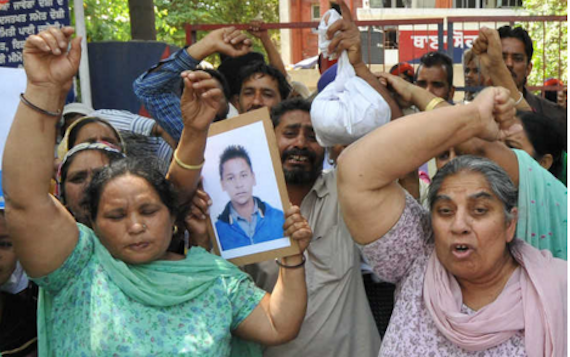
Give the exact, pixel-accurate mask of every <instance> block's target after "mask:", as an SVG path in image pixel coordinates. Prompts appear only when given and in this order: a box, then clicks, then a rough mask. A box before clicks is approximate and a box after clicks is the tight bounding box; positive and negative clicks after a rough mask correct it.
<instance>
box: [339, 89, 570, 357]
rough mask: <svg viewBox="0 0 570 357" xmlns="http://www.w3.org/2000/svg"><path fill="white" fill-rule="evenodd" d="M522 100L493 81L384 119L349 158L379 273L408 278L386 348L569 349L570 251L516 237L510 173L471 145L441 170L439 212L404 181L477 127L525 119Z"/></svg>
mask: <svg viewBox="0 0 570 357" xmlns="http://www.w3.org/2000/svg"><path fill="white" fill-rule="evenodd" d="M423 107H429V105H428V103H423ZM513 107H514V101H513V100H512V99H509V93H508V91H506V90H505V89H503V88H488V89H486V90H485V91H483V92H481V93H480V94H479V96H478V97H477V98H476V99H475V101H474V102H473V103H472V104H470V105H464V106H456V107H445V108H438V109H435V110H433V111H429V112H424V113H419V114H416V115H412V116H407V117H404V118H401V119H398V120H397V121H394V122H391V123H389V124H388V125H385V126H383V127H381V128H379V129H376V130H375V131H373V132H372V133H370V134H368V135H367V136H366V137H364V138H363V139H361V140H360V141H358V142H356V143H354V144H353V145H351V146H349V147H348V148H347V149H346V150H345V151H344V152H343V154H342V155H341V157H340V158H339V162H338V167H339V169H338V170H339V171H338V173H339V176H338V185H339V199H340V202H341V207H342V212H343V215H344V219H345V221H346V223H347V226H348V228H349V229H350V232H351V235H352V237H353V238H354V240H355V241H356V242H357V243H359V244H361V245H362V251H363V254H364V256H365V257H366V258H367V260H368V261H369V263H370V265H371V266H372V267H373V270H374V271H375V273H376V274H377V275H378V276H379V277H380V278H381V279H383V280H384V281H388V282H392V283H396V284H397V290H396V302H395V306H394V312H393V314H392V318H391V320H390V325H389V327H388V330H387V331H386V335H385V337H384V340H383V343H382V347H381V350H380V356H477V357H486V356H530V357H538V356H548V357H555V356H556V357H557V356H566V351H567V346H566V331H567V327H566V325H567V317H566V305H567V303H566V300H567V293H566V287H567V267H566V262H565V261H563V260H560V259H556V258H553V257H552V255H551V253H550V252H548V251H539V250H537V249H535V248H533V247H531V246H530V245H528V244H527V243H525V242H523V241H522V240H519V239H514V234H515V230H516V222H517V208H516V200H517V191H516V186H515V185H514V184H513V182H512V181H511V179H510V178H509V175H508V174H507V173H506V172H505V171H504V170H503V169H502V168H501V167H499V166H498V165H497V164H495V163H494V162H492V161H490V160H487V159H484V158H479V157H475V156H460V157H458V158H456V159H454V160H452V161H451V162H450V163H448V164H447V165H446V166H444V167H443V168H442V169H441V170H440V171H438V173H437V175H436V176H435V177H434V179H433V181H432V184H431V187H430V193H429V201H430V211H429V212H428V211H427V210H425V209H424V208H423V207H421V206H420V205H419V204H418V203H417V202H416V201H415V200H414V199H413V198H412V197H411V196H410V195H408V194H406V193H405V192H404V191H403V190H402V188H401V187H399V186H398V184H396V183H395V180H396V179H397V178H398V177H399V176H401V175H402V174H403V173H406V172H409V171H410V170H412V169H413V168H415V167H418V166H419V165H420V164H421V163H422V162H425V161H427V160H428V159H429V158H431V157H434V156H436V155H437V154H439V153H440V152H443V151H444V150H446V149H447V148H450V147H454V146H456V145H457V144H459V143H462V142H465V141H467V140H468V139H471V138H473V137H477V138H480V139H483V140H496V139H497V138H500V137H504V136H505V135H507V134H512V132H513V131H515V130H521V129H522V128H520V126H516V125H515V126H513V125H512V124H513V123H514V108H513ZM436 108H437V105H436ZM553 179H554V180H555V178H553ZM545 184H548V182H545Z"/></svg>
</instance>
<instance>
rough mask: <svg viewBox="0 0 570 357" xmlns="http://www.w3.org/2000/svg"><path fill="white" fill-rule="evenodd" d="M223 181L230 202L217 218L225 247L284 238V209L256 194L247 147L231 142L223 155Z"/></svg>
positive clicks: (217, 225)
mask: <svg viewBox="0 0 570 357" xmlns="http://www.w3.org/2000/svg"><path fill="white" fill-rule="evenodd" d="M219 170H220V181H221V184H222V190H223V191H224V192H226V193H227V194H228V195H229V196H230V202H228V203H227V204H226V207H225V208H224V210H223V211H222V213H221V214H220V215H219V216H218V220H217V221H216V231H217V232H218V237H219V239H220V245H221V248H222V250H229V249H235V248H239V247H243V246H248V245H252V244H257V243H262V242H267V241H270V240H274V239H279V238H283V237H284V233H283V224H284V223H285V216H284V214H283V212H282V211H280V210H278V209H276V208H273V207H271V206H270V205H269V204H268V203H266V202H264V201H262V200H261V199H259V198H258V197H254V196H253V187H254V186H255V185H256V180H255V173H254V172H253V168H252V165H251V159H250V158H249V154H248V153H247V151H246V150H245V148H244V147H243V146H239V145H230V146H228V147H227V148H226V149H225V150H224V152H223V153H222V155H221V156H220V165H219Z"/></svg>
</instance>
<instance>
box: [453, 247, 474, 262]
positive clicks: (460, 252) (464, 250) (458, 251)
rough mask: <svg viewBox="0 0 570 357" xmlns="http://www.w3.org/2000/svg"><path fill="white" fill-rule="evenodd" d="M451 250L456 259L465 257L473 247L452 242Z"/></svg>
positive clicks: (471, 251)
mask: <svg viewBox="0 0 570 357" xmlns="http://www.w3.org/2000/svg"><path fill="white" fill-rule="evenodd" d="M451 250H452V253H453V256H454V257H455V258H457V259H466V258H468V257H469V256H470V255H471V253H473V248H472V247H471V246H469V245H467V244H453V245H452V246H451Z"/></svg>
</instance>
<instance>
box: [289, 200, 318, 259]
mask: <svg viewBox="0 0 570 357" xmlns="http://www.w3.org/2000/svg"><path fill="white" fill-rule="evenodd" d="M283 231H284V232H285V236H286V237H290V238H291V239H294V240H296V241H297V244H299V254H303V252H304V251H305V249H307V247H308V246H309V243H311V238H313V231H312V230H311V227H310V226H309V222H307V219H306V218H305V217H303V216H302V215H301V209H300V208H299V206H291V207H289V209H288V210H287V211H286V212H285V224H283Z"/></svg>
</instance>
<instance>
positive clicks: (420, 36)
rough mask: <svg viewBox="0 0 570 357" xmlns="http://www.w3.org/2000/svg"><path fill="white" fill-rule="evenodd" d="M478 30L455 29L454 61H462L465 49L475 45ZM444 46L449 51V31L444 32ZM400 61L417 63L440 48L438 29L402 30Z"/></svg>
mask: <svg viewBox="0 0 570 357" xmlns="http://www.w3.org/2000/svg"><path fill="white" fill-rule="evenodd" d="M478 34H479V31H478V30H454V31H453V63H461V60H462V57H463V51H465V50H467V49H470V48H471V47H473V41H475V39H476V38H477V36H478ZM443 46H444V48H445V50H446V51H447V31H444V33H443ZM399 48H400V62H409V63H417V62H418V61H419V59H420V57H421V56H422V55H424V54H426V53H428V52H431V51H437V50H438V49H439V41H438V38H437V30H433V31H400V38H399Z"/></svg>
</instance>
